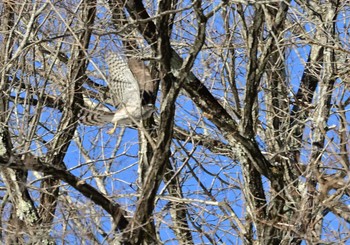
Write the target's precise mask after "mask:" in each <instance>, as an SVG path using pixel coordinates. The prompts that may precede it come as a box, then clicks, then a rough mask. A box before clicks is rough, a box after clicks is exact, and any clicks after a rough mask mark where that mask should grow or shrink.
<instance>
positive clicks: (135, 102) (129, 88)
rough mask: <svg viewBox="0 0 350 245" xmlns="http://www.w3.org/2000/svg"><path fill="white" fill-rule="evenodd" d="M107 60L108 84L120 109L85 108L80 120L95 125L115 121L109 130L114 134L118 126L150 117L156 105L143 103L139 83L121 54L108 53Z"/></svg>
mask: <svg viewBox="0 0 350 245" xmlns="http://www.w3.org/2000/svg"><path fill="white" fill-rule="evenodd" d="M106 62H107V64H108V69H109V78H108V81H107V84H108V87H109V90H110V93H111V95H112V97H113V101H115V103H116V104H117V105H118V110H117V111H115V112H111V111H106V110H101V109H95V110H92V109H85V108H83V109H82V111H81V113H80V122H81V123H83V124H85V125H94V126H97V125H105V124H107V123H113V124H114V127H113V128H112V129H111V130H109V131H108V132H107V133H108V134H113V133H114V132H115V130H116V128H117V126H130V125H133V124H134V123H135V122H140V120H141V119H147V118H149V117H150V116H151V115H152V113H153V112H154V111H155V107H154V105H152V104H147V105H142V99H141V91H140V86H139V83H138V81H137V80H136V78H135V76H134V75H133V73H132V72H131V70H130V68H129V66H128V64H127V62H126V61H125V60H124V59H123V58H122V57H121V56H120V55H119V54H115V53H108V55H107V56H106Z"/></svg>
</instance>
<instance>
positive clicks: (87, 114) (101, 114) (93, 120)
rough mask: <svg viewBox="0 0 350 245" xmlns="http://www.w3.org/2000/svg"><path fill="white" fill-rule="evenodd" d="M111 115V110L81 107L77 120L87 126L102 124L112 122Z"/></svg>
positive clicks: (112, 114)
mask: <svg viewBox="0 0 350 245" xmlns="http://www.w3.org/2000/svg"><path fill="white" fill-rule="evenodd" d="M113 116H114V113H113V112H107V111H103V110H98V109H97V110H89V109H86V108H81V111H80V114H79V121H80V123H82V124H84V125H87V126H102V125H105V124H107V123H110V122H112V119H113Z"/></svg>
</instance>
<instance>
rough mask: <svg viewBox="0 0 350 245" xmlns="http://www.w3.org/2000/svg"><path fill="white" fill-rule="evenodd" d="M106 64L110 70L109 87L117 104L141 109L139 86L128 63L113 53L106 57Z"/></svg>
mask: <svg viewBox="0 0 350 245" xmlns="http://www.w3.org/2000/svg"><path fill="white" fill-rule="evenodd" d="M106 62H107V64H108V70H109V79H108V87H109V89H110V91H111V92H112V94H113V96H114V97H115V100H116V102H117V103H120V104H122V105H124V106H125V107H128V106H133V107H141V98H140V88H139V84H138V82H137V80H136V78H135V77H134V75H133V73H132V72H131V70H130V68H129V66H128V64H127V62H126V61H125V60H124V59H123V58H122V57H121V56H120V55H119V54H116V53H112V52H109V53H108V54H107V55H106Z"/></svg>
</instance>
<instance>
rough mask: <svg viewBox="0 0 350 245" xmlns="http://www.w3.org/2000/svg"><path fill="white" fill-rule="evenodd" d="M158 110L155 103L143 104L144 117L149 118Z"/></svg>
mask: <svg viewBox="0 0 350 245" xmlns="http://www.w3.org/2000/svg"><path fill="white" fill-rule="evenodd" d="M155 111H156V107H155V106H154V105H153V104H147V105H144V106H142V118H143V119H147V118H149V117H150V116H152V114H153V113H154V112H155Z"/></svg>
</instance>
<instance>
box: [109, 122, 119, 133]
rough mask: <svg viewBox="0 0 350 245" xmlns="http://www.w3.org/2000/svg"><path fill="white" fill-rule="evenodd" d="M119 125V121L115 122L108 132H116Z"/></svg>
mask: <svg viewBox="0 0 350 245" xmlns="http://www.w3.org/2000/svg"><path fill="white" fill-rule="evenodd" d="M117 126H118V122H115V123H114V126H113V128H111V129H110V130H108V131H107V134H114V132H115V130H116V129H117Z"/></svg>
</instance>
